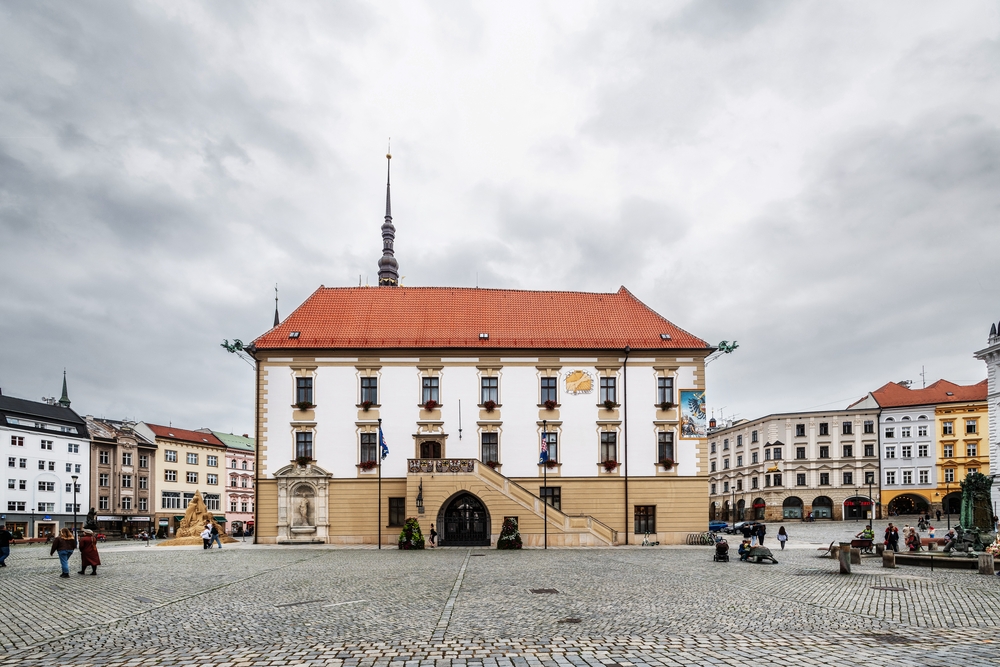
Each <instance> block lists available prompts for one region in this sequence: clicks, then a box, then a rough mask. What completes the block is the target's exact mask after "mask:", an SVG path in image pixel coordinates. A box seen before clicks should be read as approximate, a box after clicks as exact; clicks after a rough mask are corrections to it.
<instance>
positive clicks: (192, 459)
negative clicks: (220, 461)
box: [187, 452, 198, 466]
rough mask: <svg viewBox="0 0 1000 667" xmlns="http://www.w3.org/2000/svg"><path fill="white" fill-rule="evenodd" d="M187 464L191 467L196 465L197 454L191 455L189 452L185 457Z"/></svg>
mask: <svg viewBox="0 0 1000 667" xmlns="http://www.w3.org/2000/svg"><path fill="white" fill-rule="evenodd" d="M187 462H188V465H191V466H196V465H198V455H197V454H191V453H190V452H189V453H188V455H187Z"/></svg>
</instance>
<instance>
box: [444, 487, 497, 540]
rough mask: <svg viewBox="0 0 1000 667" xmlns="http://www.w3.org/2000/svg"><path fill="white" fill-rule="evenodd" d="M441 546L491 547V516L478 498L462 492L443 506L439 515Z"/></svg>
mask: <svg viewBox="0 0 1000 667" xmlns="http://www.w3.org/2000/svg"><path fill="white" fill-rule="evenodd" d="M438 526H440V527H441V539H440V543H441V546H447V547H488V546H490V514H489V512H488V511H487V510H486V505H484V504H483V501H481V500H480V499H479V498H477V497H476V496H474V495H472V494H471V493H469V492H467V491H466V492H462V493H459V494H457V495H456V496H454V497H453V498H452V499H451V501H449V502H447V503H445V504H444V505H443V506H442V509H441V512H439V513H438Z"/></svg>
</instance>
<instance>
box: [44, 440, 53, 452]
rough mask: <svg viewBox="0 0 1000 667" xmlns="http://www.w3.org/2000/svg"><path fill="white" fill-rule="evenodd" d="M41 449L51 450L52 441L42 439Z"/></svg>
mask: <svg viewBox="0 0 1000 667" xmlns="http://www.w3.org/2000/svg"><path fill="white" fill-rule="evenodd" d="M42 449H45V450H48V451H50V452H51V451H52V441H51V440H42Z"/></svg>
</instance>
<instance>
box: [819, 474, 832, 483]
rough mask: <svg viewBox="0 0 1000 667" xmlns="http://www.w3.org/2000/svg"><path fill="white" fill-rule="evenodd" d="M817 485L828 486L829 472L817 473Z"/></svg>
mask: <svg viewBox="0 0 1000 667" xmlns="http://www.w3.org/2000/svg"><path fill="white" fill-rule="evenodd" d="M819 485H820V486H830V473H828V472H821V473H820V474H819Z"/></svg>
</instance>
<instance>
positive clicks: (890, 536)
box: [884, 523, 899, 551]
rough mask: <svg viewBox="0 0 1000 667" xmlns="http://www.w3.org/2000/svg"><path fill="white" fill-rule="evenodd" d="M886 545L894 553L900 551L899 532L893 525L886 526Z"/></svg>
mask: <svg viewBox="0 0 1000 667" xmlns="http://www.w3.org/2000/svg"><path fill="white" fill-rule="evenodd" d="M884 544H885V546H886V547H888V548H889V549H892V550H893V551H899V531H898V530H897V529H896V527H895V526H893V525H892V524H891V523H890V524H889V525H888V526H886V529H885V542H884Z"/></svg>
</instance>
